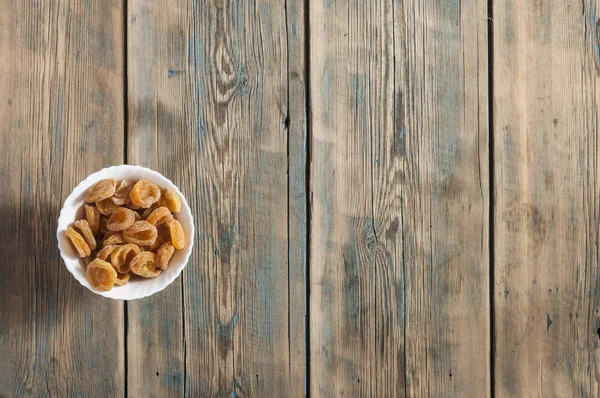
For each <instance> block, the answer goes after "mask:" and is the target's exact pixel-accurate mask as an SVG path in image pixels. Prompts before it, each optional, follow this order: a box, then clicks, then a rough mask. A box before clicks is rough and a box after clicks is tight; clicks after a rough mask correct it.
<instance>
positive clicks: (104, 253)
mask: <svg viewBox="0 0 600 398" xmlns="http://www.w3.org/2000/svg"><path fill="white" fill-rule="evenodd" d="M119 247H121V245H104V247H103V248H102V250H100V251H99V252H98V255H97V256H96V257H97V258H99V259H100V260H104V261H107V260H106V259H109V260H110V256H111V255H112V254H113V252H114V251H115V250H117V249H118V248H119Z"/></svg>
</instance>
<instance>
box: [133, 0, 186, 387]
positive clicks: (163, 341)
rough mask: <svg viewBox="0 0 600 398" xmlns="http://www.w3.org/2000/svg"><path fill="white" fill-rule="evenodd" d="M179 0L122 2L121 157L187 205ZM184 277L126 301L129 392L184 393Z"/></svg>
mask: <svg viewBox="0 0 600 398" xmlns="http://www.w3.org/2000/svg"><path fill="white" fill-rule="evenodd" d="M180 3H181V2H180ZM180 3H177V2H175V3H174V2H171V1H166V2H165V1H162V2H161V1H158V2H146V1H129V3H128V9H127V14H128V15H127V48H128V51H127V61H128V62H127V83H128V95H127V98H128V101H127V108H128V124H127V158H128V159H127V160H128V162H129V163H131V164H139V165H142V166H146V167H149V168H151V169H153V170H156V171H158V172H160V173H162V174H163V175H164V176H166V177H167V178H169V179H170V180H171V181H173V182H174V183H175V184H176V185H177V186H178V187H179V188H180V189H181V191H182V193H183V194H184V195H186V197H187V198H188V201H189V202H190V205H191V206H193V202H194V200H193V197H194V194H195V190H193V189H194V188H193V186H190V184H189V182H188V183H186V181H190V179H192V178H193V176H192V174H191V169H190V166H189V165H190V164H192V163H193V161H192V157H193V152H190V151H189V150H182V149H183V148H193V145H194V143H193V141H192V140H193V138H192V135H191V134H190V133H188V132H186V129H187V126H186V124H185V121H184V105H183V104H184V102H185V93H184V89H185V86H184V84H182V78H183V76H180V74H182V73H185V69H186V68H185V63H186V60H187V55H188V54H187V46H186V37H185V36H184V34H183V32H184V29H185V24H186V22H187V17H186V15H185V11H186V10H185V7H182V6H181V4H180ZM192 208H193V207H192ZM195 214H197V213H195ZM195 263H196V262H195V261H192V262H191V263H190V265H189V266H190V267H193V266H194V264H195ZM183 284H184V280H183V276H180V278H179V279H178V280H176V281H174V282H173V283H172V284H171V285H170V286H168V287H167V288H166V289H165V290H164V291H162V292H160V293H158V294H155V295H152V296H151V297H148V298H145V299H143V300H136V301H131V302H128V303H127V321H128V329H127V376H128V378H127V392H128V395H129V396H132V397H147V396H156V397H166V396H183V395H184V392H185V354H186V352H185V350H186V346H185V335H184V331H183V328H184V324H183V322H184V314H183Z"/></svg>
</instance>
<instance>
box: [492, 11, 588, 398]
mask: <svg viewBox="0 0 600 398" xmlns="http://www.w3.org/2000/svg"><path fill="white" fill-rule="evenodd" d="M599 6H600V2H598V1H597V0H584V1H544V2H527V3H523V4H520V5H519V6H518V7H517V6H516V5H515V4H513V3H511V2H501V1H498V2H494V94H495V96H494V98H495V111H494V121H493V123H494V132H495V133H494V137H495V139H494V148H495V151H494V160H495V178H494V187H495V192H496V194H495V196H496V199H495V207H494V208H495V211H494V220H495V222H494V225H495V266H496V268H495V281H494V287H495V289H494V292H495V297H494V299H495V320H496V322H495V323H496V333H495V336H496V340H495V345H496V361H495V374H496V377H495V379H496V383H495V390H496V392H497V393H498V395H499V396H542V397H546V396H584V397H589V396H597V395H598V380H599V377H598V366H597V358H598V352H599V351H598V341H599V340H598V333H597V330H598V327H599V326H600V322H599V320H598V315H597V308H598V304H597V298H596V295H597V291H598V287H599V282H598V215H599V208H598V203H599V202H598V197H599V186H600V185H599V183H598V133H599V129H598V116H599V114H600V110H599V94H598V93H600V90H599V89H600V79H599V77H598V76H599V73H600V39H599V37H600V36H598V34H599V33H600V30H599V29H600V23H599V22H598V21H599V20H598V18H597V12H598V10H599V9H600V7H599Z"/></svg>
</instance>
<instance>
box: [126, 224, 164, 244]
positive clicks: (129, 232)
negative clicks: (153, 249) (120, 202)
mask: <svg viewBox="0 0 600 398" xmlns="http://www.w3.org/2000/svg"><path fill="white" fill-rule="evenodd" d="M157 235H158V231H157V230H156V227H155V226H154V225H152V224H150V223H149V222H148V221H136V222H134V223H133V225H132V226H131V227H129V228H127V229H126V230H125V231H123V237H124V238H125V240H126V241H127V242H128V243H133V244H135V245H138V246H151V245H152V244H154V242H155V241H156V236H157Z"/></svg>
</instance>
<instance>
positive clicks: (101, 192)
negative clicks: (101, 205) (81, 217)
mask: <svg viewBox="0 0 600 398" xmlns="http://www.w3.org/2000/svg"><path fill="white" fill-rule="evenodd" d="M114 193H115V180H113V179H112V178H107V179H106V180H101V181H98V182H97V183H95V184H94V185H93V186H92V187H91V188H90V189H88V190H87V192H86V193H85V201H86V202H88V203H92V202H99V201H101V200H104V199H108V198H110V197H111V196H113V194H114Z"/></svg>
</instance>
